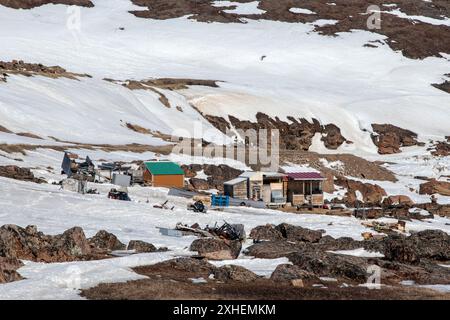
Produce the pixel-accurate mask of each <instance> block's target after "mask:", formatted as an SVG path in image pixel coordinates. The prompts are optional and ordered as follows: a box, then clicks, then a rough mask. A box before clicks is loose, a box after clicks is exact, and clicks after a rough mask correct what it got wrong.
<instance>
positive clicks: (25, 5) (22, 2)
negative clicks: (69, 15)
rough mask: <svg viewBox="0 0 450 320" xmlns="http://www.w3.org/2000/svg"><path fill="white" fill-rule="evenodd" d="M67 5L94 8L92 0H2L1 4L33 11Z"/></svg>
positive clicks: (0, 0)
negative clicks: (51, 6) (54, 5)
mask: <svg viewBox="0 0 450 320" xmlns="http://www.w3.org/2000/svg"><path fill="white" fill-rule="evenodd" d="M52 3H53V4H66V5H74V6H81V7H93V6H94V4H93V3H92V2H91V1H90V0H0V4H1V5H3V6H6V7H10V8H13V9H31V8H35V7H40V6H42V5H45V4H52Z"/></svg>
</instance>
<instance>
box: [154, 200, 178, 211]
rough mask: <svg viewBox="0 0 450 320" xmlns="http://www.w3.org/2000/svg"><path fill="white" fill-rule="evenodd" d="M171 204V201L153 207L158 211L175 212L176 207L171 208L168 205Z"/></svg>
mask: <svg viewBox="0 0 450 320" xmlns="http://www.w3.org/2000/svg"><path fill="white" fill-rule="evenodd" d="M168 202H169V200H166V201H164V202H163V203H162V204H155V205H153V208H156V209H165V210H173V209H174V208H175V206H172V207H169V206H168V205H167V203H168Z"/></svg>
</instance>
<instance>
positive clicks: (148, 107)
mask: <svg viewBox="0 0 450 320" xmlns="http://www.w3.org/2000/svg"><path fill="white" fill-rule="evenodd" d="M93 2H94V4H95V7H93V8H78V7H69V8H68V7H67V6H64V5H44V6H41V7H38V8H34V9H31V10H14V9H11V8H7V7H4V6H0V38H1V39H2V52H1V54H0V60H5V61H8V60H13V59H22V60H24V61H26V62H35V63H43V64H45V65H48V66H51V65H60V66H62V67H64V68H66V69H67V70H68V71H72V72H78V73H88V74H90V75H91V76H92V78H89V77H84V78H79V79H77V80H72V79H66V78H58V79H50V78H46V77H42V76H35V77H24V76H19V75H11V76H10V77H8V78H7V82H6V83H1V84H0V114H1V118H0V125H2V126H4V127H6V128H8V129H9V130H12V131H14V132H16V133H19V132H28V133H33V134H36V135H38V136H40V137H42V138H43V140H41V139H33V138H29V137H22V136H18V135H15V134H8V133H3V132H0V144H5V143H6V144H27V145H37V146H42V147H39V148H36V149H35V150H27V152H26V154H25V155H24V154H21V153H12V154H8V153H6V152H4V151H0V165H6V164H15V165H19V166H23V167H30V168H32V170H33V172H34V173H35V175H36V176H38V177H44V178H45V179H48V180H49V181H50V182H52V181H55V182H58V181H60V180H61V176H60V175H59V174H58V172H59V168H60V164H61V160H62V155H63V153H62V152H60V151H56V150H53V149H46V148H44V147H45V146H47V147H48V146H59V147H61V146H66V145H67V144H69V143H65V142H57V141H55V140H54V139H52V138H51V137H56V138H57V139H60V140H63V141H69V142H71V143H70V144H71V145H72V144H73V143H72V142H77V143H85V144H115V145H119V144H120V145H123V144H131V143H140V144H146V145H159V146H163V145H167V144H168V143H167V142H166V141H163V140H161V139H160V138H158V137H154V136H152V135H147V134H142V133H136V132H134V131H132V130H130V129H128V128H127V127H126V123H131V124H134V125H139V126H141V127H143V128H147V129H150V130H152V131H153V132H156V131H159V132H162V133H165V134H169V135H171V134H178V135H181V136H192V137H196V138H200V137H201V138H204V139H206V140H209V141H214V142H218V143H229V142H230V141H231V139H230V138H229V137H226V136H225V135H224V134H223V133H221V132H220V131H218V130H217V129H216V128H214V127H213V126H212V125H211V124H209V123H208V122H207V121H206V120H205V119H204V118H203V116H202V114H201V113H204V114H209V115H214V116H219V117H223V118H224V119H227V118H228V115H233V116H235V117H237V118H239V119H242V120H250V121H255V120H256V118H255V114H256V113H257V112H258V111H262V112H264V113H266V114H267V115H269V116H271V117H275V116H277V117H279V118H280V119H281V120H285V121H288V120H287V117H288V116H295V117H297V118H305V119H307V120H311V119H313V118H315V119H318V120H319V122H320V123H321V124H327V123H334V124H336V125H337V126H338V127H339V128H340V129H341V132H342V134H343V136H344V137H345V138H347V139H348V140H351V141H353V144H343V145H342V146H341V147H339V148H338V149H337V150H328V149H326V148H325V147H324V145H323V142H322V141H321V137H322V136H321V134H316V135H315V136H314V138H313V143H312V146H311V148H310V150H311V151H316V152H319V153H352V154H356V155H359V156H363V157H364V158H366V159H368V160H371V161H385V162H386V164H385V166H386V168H388V169H389V170H392V171H393V172H394V173H395V175H396V177H397V178H398V181H397V182H395V183H394V182H385V181H371V180H363V179H359V180H360V181H363V182H369V183H376V184H378V185H380V186H381V187H383V188H384V189H385V190H386V192H387V193H388V194H389V195H400V194H401V195H407V196H409V197H410V198H411V199H412V200H413V201H415V202H428V201H429V196H428V195H419V194H418V188H419V185H420V184H421V183H423V182H424V181H423V180H420V179H417V178H415V177H416V176H427V177H434V178H437V179H443V176H445V175H449V174H450V157H445V158H433V157H430V156H429V152H428V151H427V150H426V149H427V148H428V147H429V143H428V142H429V140H439V139H442V138H443V137H444V136H446V135H449V133H450V132H449V131H448V123H450V113H449V112H448V106H449V105H450V96H449V95H448V94H446V93H444V92H443V91H440V90H437V89H436V88H434V87H432V86H431V85H430V84H431V83H440V82H442V81H443V76H442V74H443V73H444V72H443V70H446V69H448V67H449V60H450V59H449V58H450V56H448V55H445V54H444V55H443V56H444V57H446V59H439V58H435V57H433V58H427V59H423V60H411V59H407V58H405V57H404V56H402V55H401V53H399V52H393V51H392V50H391V49H390V48H388V46H381V47H379V48H377V49H371V48H366V47H364V44H366V43H368V42H369V41H376V40H380V41H384V40H385V38H384V37H383V36H381V35H379V34H376V33H371V32H368V31H353V32H351V33H343V34H339V37H325V36H321V35H319V34H317V33H314V32H312V31H313V29H314V28H315V26H314V25H325V24H333V23H336V21H334V20H323V19H322V20H317V21H315V22H313V23H306V24H302V23H297V24H291V23H282V22H276V21H266V20H259V21H258V20H257V21H255V20H248V21H246V23H245V24H223V23H199V22H195V21H192V20H189V19H188V18H187V17H182V18H177V19H170V20H151V19H139V18H136V17H134V16H133V15H131V14H129V13H128V11H130V10H136V9H138V10H141V9H142V7H138V6H135V5H133V4H132V3H131V2H130V1H128V0H110V1H103V0H93ZM258 4H259V1H252V2H246V3H241V2H233V1H215V5H216V6H219V7H226V6H231V5H235V6H236V9H230V10H225V11H226V12H231V13H236V14H240V15H244V14H262V13H264V11H263V10H260V9H258ZM328 5H335V4H334V3H328ZM73 10H75V11H73ZM78 10H79V14H80V18H81V21H80V25H79V27H80V28H79V29H73V28H70V26H69V25H68V22H70V21H71V17H73V16H72V15H73V13H77V12H78ZM308 11H309V10H306V9H301V8H292V9H291V12H294V13H299V14H314V12H312V11H309V12H308ZM390 13H391V14H396V15H398V16H399V17H401V18H407V19H414V20H419V21H423V22H426V23H432V24H441V25H448V18H444V19H442V20H438V19H431V18H426V17H413V16H406V15H405V14H404V13H402V12H400V11H398V10H394V11H390ZM119 28H124V30H119ZM349 52H351V53H352V54H349ZM261 56H266V58H265V59H264V60H263V61H262V60H261ZM158 77H178V78H190V79H213V80H219V81H221V82H218V85H219V88H211V87H204V86H193V87H190V88H189V89H185V90H180V91H170V90H162V89H158V90H159V92H161V93H162V94H164V95H165V96H166V97H167V99H168V100H169V103H170V106H171V108H167V107H166V106H165V105H163V104H162V103H161V102H160V101H159V95H158V94H156V93H155V92H152V91H149V90H134V91H132V90H129V89H127V88H125V87H123V86H121V85H120V84H115V83H111V82H108V81H105V80H104V78H112V79H117V80H125V79H136V80H141V79H149V78H158ZM177 106H179V107H181V108H182V110H183V111H179V110H177V108H176V107H177ZM424 110H427V112H424ZM200 112H201V113H200ZM337 115H339V116H337ZM372 123H392V124H394V125H397V126H399V127H402V128H407V129H411V130H412V131H414V132H416V133H418V135H419V140H420V141H426V142H427V143H428V144H427V146H425V147H410V148H403V149H402V151H403V153H402V154H398V155H384V156H381V155H378V153H377V148H376V147H375V146H374V144H373V142H372V139H371V124H372ZM180 133H181V134H180ZM70 151H72V152H75V153H77V154H79V155H80V157H82V158H84V157H86V156H87V155H89V156H90V157H91V158H92V159H93V160H94V161H100V160H106V161H127V162H131V161H134V160H148V159H152V158H157V157H161V156H160V155H157V154H155V153H153V152H144V153H135V152H127V151H115V152H106V151H103V150H100V149H99V148H93V149H90V148H89V149H88V148H80V149H77V148H75V147H71V148H70ZM164 158H167V159H169V160H172V161H175V162H178V163H182V164H203V163H207V164H216V165H217V164H228V165H230V166H232V167H234V168H236V169H240V170H249V167H248V166H246V165H245V164H244V163H242V162H239V161H235V160H230V159H222V158H211V157H207V156H205V155H199V156H194V157H191V156H186V155H179V154H173V153H172V154H170V155H168V156H164ZM320 161H321V163H322V164H323V165H324V166H325V167H328V168H332V169H335V170H342V169H344V167H343V163H341V162H340V161H334V162H328V161H327V160H325V159H320ZM284 169H285V170H293V171H299V170H305V171H306V170H308V171H311V168H309V167H308V166H296V165H294V164H287V165H286V166H285V167H284ZM199 177H203V178H204V177H205V174H204V172H200V173H199ZM350 178H352V177H350ZM355 179H356V178H355ZM89 187H94V188H97V189H98V190H99V192H100V193H101V194H100V195H80V194H77V193H71V192H68V191H64V190H60V188H59V186H56V185H50V184H42V185H37V184H32V183H26V182H20V181H14V180H9V179H6V178H0V192H1V193H2V195H3V197H2V198H1V199H0V225H3V224H9V223H14V224H18V225H21V226H26V225H30V224H34V225H37V226H38V228H39V230H41V231H43V232H45V233H48V234H58V233H61V232H63V231H64V230H66V229H68V228H71V227H73V226H75V225H78V226H80V227H82V228H83V229H84V231H85V233H86V235H87V236H88V237H90V236H92V235H94V234H95V233H96V232H97V231H99V230H101V229H105V230H107V231H109V232H112V233H114V234H115V235H117V236H118V238H119V239H120V240H121V241H122V242H124V243H127V242H128V241H130V240H143V241H147V242H151V243H153V244H154V245H156V246H158V247H159V246H165V247H168V248H169V249H170V250H172V251H169V252H166V253H152V254H139V255H127V256H123V257H118V258H113V259H108V260H102V261H86V262H70V263H55V264H41V263H33V262H26V265H25V266H24V267H22V268H21V269H20V270H19V272H20V274H22V275H23V276H24V277H26V278H27V279H25V280H22V281H18V282H13V283H9V284H2V285H0V298H1V299H77V298H80V296H79V295H78V293H79V289H80V288H87V287H91V286H95V285H97V284H98V283H102V282H121V281H128V280H136V279H141V278H142V276H140V275H138V274H136V273H134V272H133V271H132V270H131V269H130V268H132V267H135V266H138V265H146V264H152V263H157V262H160V261H163V260H167V259H170V258H172V257H174V256H180V255H189V254H191V252H189V250H188V248H189V246H190V244H191V242H192V241H193V240H194V239H195V237H193V236H187V237H180V238H175V237H168V236H163V235H161V234H160V233H159V231H158V229H157V227H166V228H173V227H174V226H175V225H176V223H178V222H183V223H186V224H193V223H196V222H198V223H199V224H200V225H201V226H206V225H213V224H214V223H216V222H217V223H221V222H222V221H224V220H226V221H227V222H229V223H243V224H244V225H245V228H246V231H247V232H249V231H250V230H251V229H252V228H253V227H255V226H258V225H265V224H267V223H273V224H278V223H281V222H286V223H291V224H294V225H300V226H303V227H305V228H309V229H314V230H318V229H323V230H325V231H326V234H328V235H331V236H333V237H336V238H337V237H344V236H347V237H352V238H354V239H357V240H361V239H362V236H361V233H362V232H366V231H371V230H370V229H368V228H366V227H364V226H362V225H361V221H360V220H358V219H356V218H354V217H338V216H327V215H317V214H300V215H296V214H290V213H284V212H280V211H275V210H261V209H252V208H241V207H230V208H226V209H224V210H223V211H213V210H210V211H209V212H208V214H206V215H204V214H195V213H193V212H191V211H188V210H187V209H186V205H187V200H186V199H182V198H174V197H169V196H167V191H168V190H167V189H164V188H143V187H131V188H129V191H130V196H131V198H132V199H133V201H131V202H121V201H114V200H109V199H107V198H106V193H107V192H108V191H109V189H110V188H111V187H112V185H109V184H104V185H92V184H90V185H89ZM345 192H346V190H345V189H343V188H337V191H335V192H334V193H333V194H325V197H326V198H327V199H331V198H333V197H342V196H343V195H344V194H345ZM358 197H360V195H358ZM167 199H168V200H169V203H171V204H172V205H174V206H175V208H174V210H173V211H166V210H160V209H156V208H153V204H156V203H162V202H164V201H165V200H167ZM438 202H439V203H450V197H443V196H438ZM422 213H423V214H425V213H426V212H422ZM379 221H386V222H392V221H393V219H386V218H383V219H379ZM394 221H396V220H394ZM406 229H407V232H414V231H419V230H426V229H440V230H444V231H445V232H447V233H450V226H449V219H447V218H441V217H436V218H435V219H432V220H424V221H416V220H414V221H408V222H407V224H406ZM249 245H251V243H250V242H247V243H245V244H244V247H246V246H249ZM335 253H338V254H350V255H357V256H367V255H379V253H369V252H366V251H365V250H363V249H357V250H350V251H337V252H335ZM282 263H288V261H287V259H285V258H281V259H273V260H267V259H255V258H249V257H245V256H242V255H241V256H240V257H239V258H238V259H237V260H232V261H231V260H230V261H221V262H214V264H216V265H218V266H219V265H223V264H237V265H241V266H244V267H246V268H248V269H250V270H252V271H254V272H255V273H257V274H259V275H262V276H265V277H269V276H270V274H271V273H272V272H273V270H274V269H275V268H276V267H277V266H278V265H279V264H282ZM73 276H75V277H73ZM197 280H198V281H199V279H197ZM197 280H195V281H197ZM193 281H194V280H193ZM440 289H442V288H441V287H440Z"/></svg>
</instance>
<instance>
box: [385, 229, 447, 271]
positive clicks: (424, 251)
mask: <svg viewBox="0 0 450 320" xmlns="http://www.w3.org/2000/svg"><path fill="white" fill-rule="evenodd" d="M383 246H384V252H383V253H384V255H385V257H386V259H387V260H390V261H396V262H402V263H412V264H417V263H419V262H420V261H421V260H422V259H429V260H436V261H447V260H450V236H449V235H448V234H447V233H445V232H443V231H440V230H425V231H420V232H417V233H414V234H412V235H411V236H409V237H404V236H401V235H391V236H389V237H387V238H386V239H384V240H383Z"/></svg>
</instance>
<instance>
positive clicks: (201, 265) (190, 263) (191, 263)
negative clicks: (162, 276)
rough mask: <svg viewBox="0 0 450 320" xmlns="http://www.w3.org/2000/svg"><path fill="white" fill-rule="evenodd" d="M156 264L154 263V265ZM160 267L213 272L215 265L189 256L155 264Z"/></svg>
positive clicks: (193, 271) (195, 271) (190, 271)
mask: <svg viewBox="0 0 450 320" xmlns="http://www.w3.org/2000/svg"><path fill="white" fill-rule="evenodd" d="M155 266H156V265H155ZM157 266H159V267H160V268H161V269H174V270H177V271H183V272H189V273H199V274H200V273H208V274H211V273H213V272H214V271H215V270H216V269H217V267H216V266H214V265H212V264H211V263H209V262H207V261H206V260H202V259H194V258H190V257H182V258H175V259H171V260H167V261H163V262H160V263H158V264H157Z"/></svg>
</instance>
